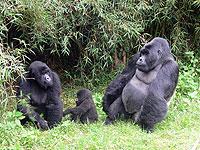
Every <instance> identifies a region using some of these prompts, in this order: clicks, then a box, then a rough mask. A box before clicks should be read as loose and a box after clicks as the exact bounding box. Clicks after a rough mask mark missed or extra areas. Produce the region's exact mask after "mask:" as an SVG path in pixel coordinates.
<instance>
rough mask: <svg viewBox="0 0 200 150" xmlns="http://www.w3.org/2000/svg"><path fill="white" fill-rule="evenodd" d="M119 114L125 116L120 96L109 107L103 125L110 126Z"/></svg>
mask: <svg viewBox="0 0 200 150" xmlns="http://www.w3.org/2000/svg"><path fill="white" fill-rule="evenodd" d="M121 114H125V108H124V104H123V102H122V99H121V96H120V97H118V98H117V99H116V100H115V101H114V102H113V103H112V104H111V105H110V107H109V111H108V117H107V118H106V121H105V124H106V125H109V124H112V123H113V122H114V121H115V119H116V118H117V117H118V116H120V115H121Z"/></svg>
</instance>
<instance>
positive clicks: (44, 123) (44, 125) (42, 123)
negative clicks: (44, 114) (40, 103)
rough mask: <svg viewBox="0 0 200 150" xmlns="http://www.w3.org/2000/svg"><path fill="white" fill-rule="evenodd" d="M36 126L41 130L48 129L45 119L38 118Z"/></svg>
mask: <svg viewBox="0 0 200 150" xmlns="http://www.w3.org/2000/svg"><path fill="white" fill-rule="evenodd" d="M37 126H38V127H39V128H40V129H42V130H48V129H49V126H48V124H47V121H45V120H40V121H39V122H38V123H37Z"/></svg>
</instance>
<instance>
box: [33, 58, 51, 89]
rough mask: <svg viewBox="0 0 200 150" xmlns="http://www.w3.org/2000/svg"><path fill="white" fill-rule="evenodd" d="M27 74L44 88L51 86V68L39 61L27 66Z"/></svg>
mask: <svg viewBox="0 0 200 150" xmlns="http://www.w3.org/2000/svg"><path fill="white" fill-rule="evenodd" d="M29 76H30V77H32V78H35V80H36V81H37V83H38V84H39V85H40V86H41V87H42V88H44V89H47V88H48V87H52V86H53V76H52V71H51V69H50V68H49V67H48V66H47V65H46V64H45V63H43V62H41V61H34V62H33V63H31V65H30V67H29Z"/></svg>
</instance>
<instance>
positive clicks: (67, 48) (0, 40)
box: [0, 0, 200, 104]
mask: <svg viewBox="0 0 200 150" xmlns="http://www.w3.org/2000/svg"><path fill="white" fill-rule="evenodd" d="M0 12H1V14H0V44H1V50H0V54H1V56H2V57H1V58H0V62H1V66H0V67H2V68H1V70H0V75H1V77H0V83H1V84H0V93H1V99H2V101H1V103H3V104H5V103H4V102H5V99H6V98H7V97H8V96H5V93H6V94H7V90H5V89H7V88H8V87H9V85H11V86H10V87H12V85H13V84H12V83H13V82H14V81H15V79H16V78H17V76H21V75H22V74H23V72H24V70H23V68H24V65H25V64H29V62H30V61H29V60H34V59H39V60H42V61H45V62H47V63H48V64H49V65H51V67H54V68H59V70H61V71H63V72H64V75H65V76H66V77H67V78H73V79H74V78H81V79H84V80H89V79H91V80H92V81H96V78H95V77H96V75H98V74H102V72H106V71H107V72H109V71H110V69H111V68H112V69H113V68H115V67H116V66H118V64H121V63H122V64H124V63H126V61H127V59H128V58H129V56H130V55H132V54H133V53H135V52H136V51H137V50H138V49H139V48H140V47H141V45H142V44H143V43H145V42H146V41H148V40H149V39H150V38H152V37H154V36H162V37H165V38H167V39H168V40H169V41H170V42H171V43H172V50H173V52H174V53H175V54H176V55H177V57H178V59H179V60H183V61H182V63H185V62H186V63H187V62H189V61H190V60H189V59H188V58H189V57H188V55H190V54H191V52H192V54H193V56H194V57H195V58H199V56H200V42H199V41H200V15H199V14H200V1H199V0H189V1H186V0H179V1H178V0H151V1H150V0H140V1H137V0H47V1H45V0H2V1H1V3H0ZM188 52H189V53H188ZM195 60H197V59H195ZM195 64H199V60H197V63H195ZM60 68H61V69H60ZM198 72H199V71H198ZM88 76H89V78H88ZM11 91H12V90H11ZM11 95H12V94H11Z"/></svg>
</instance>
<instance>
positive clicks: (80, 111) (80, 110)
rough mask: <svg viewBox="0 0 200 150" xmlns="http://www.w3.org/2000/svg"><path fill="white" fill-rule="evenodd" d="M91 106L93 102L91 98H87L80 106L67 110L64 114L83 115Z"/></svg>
mask: <svg viewBox="0 0 200 150" xmlns="http://www.w3.org/2000/svg"><path fill="white" fill-rule="evenodd" d="M91 107H92V105H91V102H90V101H89V99H86V100H84V101H83V102H82V103H81V104H80V105H79V106H76V107H74V108H69V109H67V110H65V111H64V113H63V116H65V115H67V114H70V113H71V114H73V115H77V116H81V115H82V114H84V113H86V112H87V111H88V110H89V109H90V108H91Z"/></svg>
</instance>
